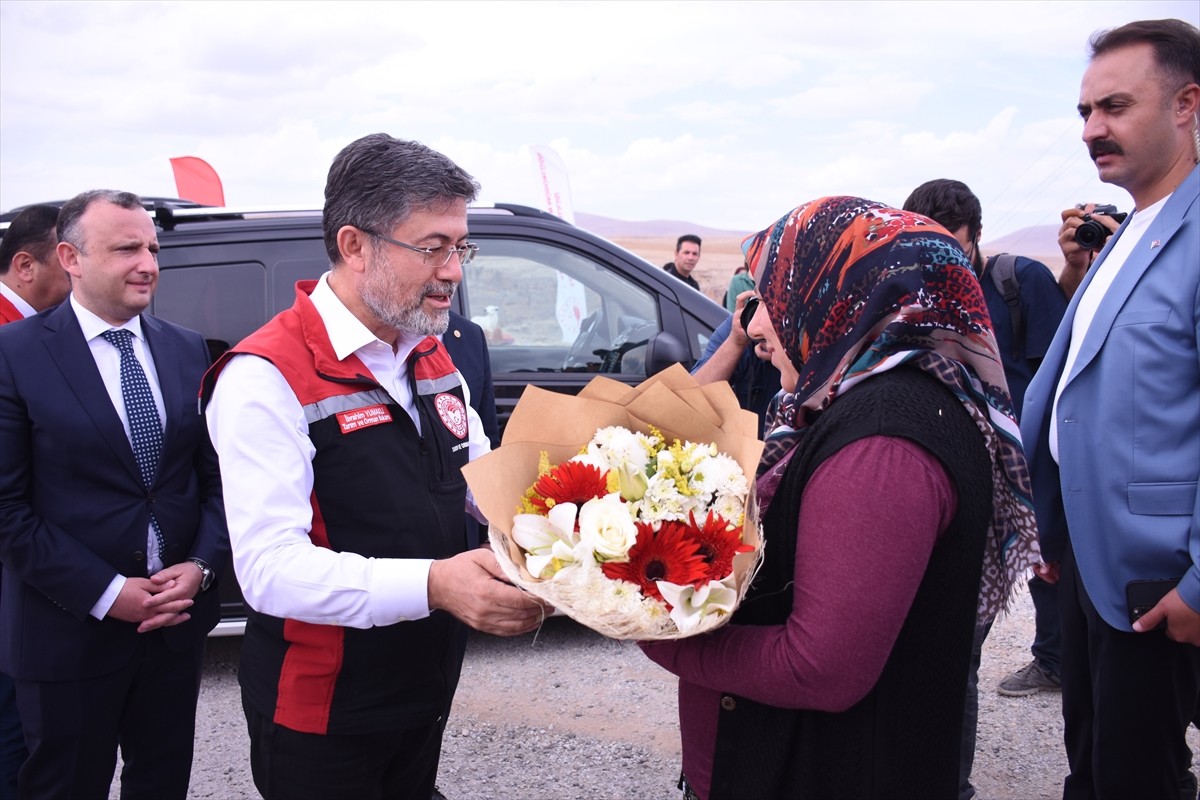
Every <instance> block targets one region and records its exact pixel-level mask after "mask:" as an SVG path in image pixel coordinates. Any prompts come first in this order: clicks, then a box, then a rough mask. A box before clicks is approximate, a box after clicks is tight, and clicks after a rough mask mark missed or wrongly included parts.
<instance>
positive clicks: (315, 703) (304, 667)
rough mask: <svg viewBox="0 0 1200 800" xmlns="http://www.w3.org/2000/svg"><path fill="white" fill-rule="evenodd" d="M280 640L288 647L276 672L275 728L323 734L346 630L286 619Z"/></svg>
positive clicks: (326, 727) (327, 723)
mask: <svg viewBox="0 0 1200 800" xmlns="http://www.w3.org/2000/svg"><path fill="white" fill-rule="evenodd" d="M283 638H284V641H287V642H289V645H288V649H287V653H286V654H285V655H284V657H283V668H282V669H281V670H280V672H279V693H278V695H277V696H276V701H275V724H276V725H282V726H283V727H285V728H290V729H291V730H294V731H300V732H301V733H319V734H325V733H327V732H328V730H329V711H330V709H331V708H332V707H333V688H334V686H335V685H336V684H337V676H338V673H340V672H341V670H342V655H343V653H344V652H345V629H344V628H342V627H341V626H340V625H313V624H312V623H309V622H300V621H298V620H294V619H285V620H284V621H283Z"/></svg>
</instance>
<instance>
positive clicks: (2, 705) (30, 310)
mask: <svg viewBox="0 0 1200 800" xmlns="http://www.w3.org/2000/svg"><path fill="white" fill-rule="evenodd" d="M57 223H58V209H57V208H55V207H54V206H49V205H37V206H29V207H28V208H26V209H25V210H23V211H22V212H21V213H20V214H17V216H16V217H14V218H13V221H12V223H11V224H10V225H9V226H8V230H6V231H5V232H4V239H3V240H0V325H6V324H8V323H9V322H16V321H17V320H19V319H25V317H32V316H33V315H34V314H36V313H38V312H39V311H45V310H46V309H47V308H50V307H52V306H56V305H58V304H59V303H61V302H62V301H63V300H65V299H66V298H67V295H68V294H70V292H71V279H70V276H69V275H67V273H66V271H65V270H64V269H63V268H62V264H60V263H59V262H58V249H57V246H58V233H57V231H56V225H57ZM25 756H26V752H25V735H24V733H22V732H21V717H20V715H19V714H18V713H17V694H16V686H15V685H14V684H13V679H12V676H11V675H8V674H7V673H4V672H0V800H4V798H9V797H15V796H16V794H17V771H18V770H20V768H21V764H23V763H24V762H25Z"/></svg>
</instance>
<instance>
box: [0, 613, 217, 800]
mask: <svg viewBox="0 0 1200 800" xmlns="http://www.w3.org/2000/svg"><path fill="white" fill-rule="evenodd" d="M203 662H204V642H203V640H201V641H199V642H197V644H196V645H195V646H194V647H191V648H189V649H187V650H184V651H182V652H174V651H172V650H171V649H169V648H168V647H167V646H166V645H165V644H164V643H163V639H162V635H161V633H159V632H155V631H152V632H150V633H147V634H143V635H142V637H141V638H140V639H139V647H138V652H137V654H136V655H135V657H134V658H132V659H130V661H129V663H128V664H126V665H125V666H124V667H123V668H122V669H120V670H118V671H117V672H114V673H112V674H109V675H102V676H100V677H97V678H89V679H87V680H79V681H55V682H44V681H26V680H18V681H17V682H16V683H17V707H18V709H19V710H20V714H21V723H22V725H23V727H24V729H25V742H26V744H27V746H28V748H29V758H28V759H27V760H26V761H25V763H24V764H23V765H22V767H21V771H20V776H19V778H18V782H17V785H18V796H19V797H20V798H21V800H41V798H49V797H55V798H58V797H62V798H72V800H93V799H94V800H105V798H107V797H108V791H109V786H110V785H111V784H112V779H113V771H114V770H115V768H116V763H117V748H118V746H119V747H120V749H121V757H122V758H123V759H124V767H123V769H122V771H121V798H122V800H185V798H186V797H187V790H188V781H189V780H190V779H191V772H192V746H193V742H194V740H195V733H196V700H197V698H198V697H199V694H200V675H201V672H202V670H203Z"/></svg>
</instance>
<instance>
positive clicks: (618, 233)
mask: <svg viewBox="0 0 1200 800" xmlns="http://www.w3.org/2000/svg"><path fill="white" fill-rule="evenodd" d="M575 222H576V224H577V225H579V227H581V228H583V229H585V230H589V231H591V232H592V233H595V234H598V235H600V236H603V237H605V238H606V239H614V240H617V239H621V240H628V239H642V238H669V239H671V240H672V242H671V246H673V245H674V241H673V240H674V239H675V237H678V236H679V235H681V234H684V233H694V234H696V235H697V236H699V237H700V238H702V239H704V238H707V237H712V238H714V239H737V240H740V239H742V238H743V237H745V236H748V235H749V234H750V233H752V231H731V230H722V229H720V228H708V227H705V226H704V225H695V224H693V223H691V222H683V221H681V220H670V219H654V220H648V221H644V222H637V221H632V220H624V219H615V218H613V217H602V216H600V215H598V214H585V213H583V212H582V211H577V212H575ZM622 243H623V244H625V246H627V247H630V249H632V250H634V251H635V252H640V251H641V250H643V249H644V248H639V247H632V246H631V245H632V243H631V242H627V241H626V242H622ZM980 249H981V250H982V251H983V253H984V255H993V254H995V253H1014V254H1016V255H1021V256H1025V257H1027V258H1032V259H1036V260H1037V261H1041V262H1042V263H1043V264H1045V265H1046V266H1047V267H1049V268H1050V271H1051V272H1053V273H1054V274H1055V275H1057V274H1058V272H1059V270H1061V269H1062V265H1063V258H1062V251H1061V250H1059V249H1058V226H1057V225H1034V226H1032V227H1029V228H1022V229H1021V230H1018V231H1013V232H1012V233H1009V234H1007V235H1005V236H1001V237H1000V238H999V239H993V240H991V241H987V242H984V243H983V244H981V245H980ZM705 252H706V253H707V252H710V251H709V250H708V249H707V248H706V249H705ZM641 254H642V255H643V256H644V257H645V258H647V259H649V260H650V261H654V262H656V263H657V262H658V261H661V260H663V259H662V254H660V253H658V252H655V253H653V254H650V253H641ZM666 258H667V259H669V258H670V251H669V249H668V250H667V251H666ZM701 263H703V262H701Z"/></svg>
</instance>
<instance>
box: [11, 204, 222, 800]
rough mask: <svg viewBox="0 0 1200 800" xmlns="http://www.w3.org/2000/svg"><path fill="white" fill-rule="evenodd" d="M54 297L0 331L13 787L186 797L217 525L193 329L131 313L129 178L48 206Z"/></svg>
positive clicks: (146, 285)
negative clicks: (16, 742) (14, 726)
mask: <svg viewBox="0 0 1200 800" xmlns="http://www.w3.org/2000/svg"><path fill="white" fill-rule="evenodd" d="M57 231H58V239H59V244H58V247H57V250H58V258H59V260H61V262H62V264H63V267H64V268H65V269H66V271H67V272H68V273H69V274H70V276H71V295H70V298H69V299H68V300H67V301H66V302H63V303H62V304H61V305H59V306H58V307H57V308H55V309H53V310H51V311H47V312H45V313H42V314H39V315H37V316H35V317H31V318H28V319H25V320H21V321H19V322H14V323H12V324H10V325H6V326H4V327H3V328H0V454H3V458H0V561H2V562H3V565H4V583H3V588H2V591H3V597H2V599H0V668H3V669H4V671H5V672H8V673H9V674H11V675H12V676H13V678H14V679H15V680H16V685H17V704H18V708H19V709H20V713H21V723H22V725H23V726H24V729H25V739H26V742H27V743H28V745H29V757H28V759H27V760H26V761H25V763H24V765H23V766H22V767H21V770H20V777H19V785H18V794H19V796H20V797H22V798H35V797H36V798H41V797H105V796H107V794H108V791H109V787H110V784H111V783H112V778H113V769H114V767H115V765H116V758H117V751H118V748H119V749H120V752H121V754H122V755H123V757H124V768H123V769H122V772H121V796H122V797H125V798H146V799H147V800H149V799H150V798H175V799H176V800H184V798H185V797H186V796H187V789H188V782H189V779H190V777H191V764H192V747H193V741H194V738H195V717H196V700H197V696H198V694H199V690H200V676H201V672H202V666H203V656H204V642H205V637H206V635H207V634H208V632H209V630H211V629H212V628H213V626H214V625H215V624H216V622H217V617H218V615H219V611H220V603H219V600H218V598H217V593H216V592H215V591H209V590H210V588H211V584H212V580H213V576H214V575H215V574H216V573H217V572H219V571H220V570H221V569H222V568H223V567H224V564H225V559H226V557H227V555H228V547H229V543H228V539H227V537H226V533H225V514H224V510H223V508H222V506H221V485H220V476H219V474H218V470H217V460H216V454H215V453H214V452H213V450H212V446H211V445H210V444H209V440H208V434H207V432H206V431H205V430H204V422H203V419H202V418H201V417H200V415H199V414H198V413H197V410H196V403H195V391H196V389H197V388H198V387H199V385H200V378H201V377H202V376H203V374H204V370H205V369H206V367H207V366H208V347H207V346H206V345H205V342H204V339H203V337H201V336H200V334H198V333H196V332H194V331H188V330H185V329H183V328H180V327H178V326H176V325H172V324H170V323H168V322H166V321H164V320H160V319H157V318H155V317H153V316H150V315H149V314H146V313H144V312H145V310H146V308H147V307H148V306H149V305H150V301H151V298H152V297H153V294H154V288H155V286H156V285H157V281H158V260H157V253H158V236H157V233H156V231H155V227H154V222H153V221H152V220H151V218H150V215H149V214H147V213H146V211H145V209H143V208H142V204H141V200H140V199H139V198H138V197H137V196H136V195H133V194H129V193H128V192H113V191H107V190H101V191H92V192H85V193H84V194H81V195H79V196H77V197H75V198H73V199H71V200H69V201H68V202H67V203H66V204H65V205H64V206H63V208H62V212H61V213H60V214H59V217H58V223H57Z"/></svg>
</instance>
